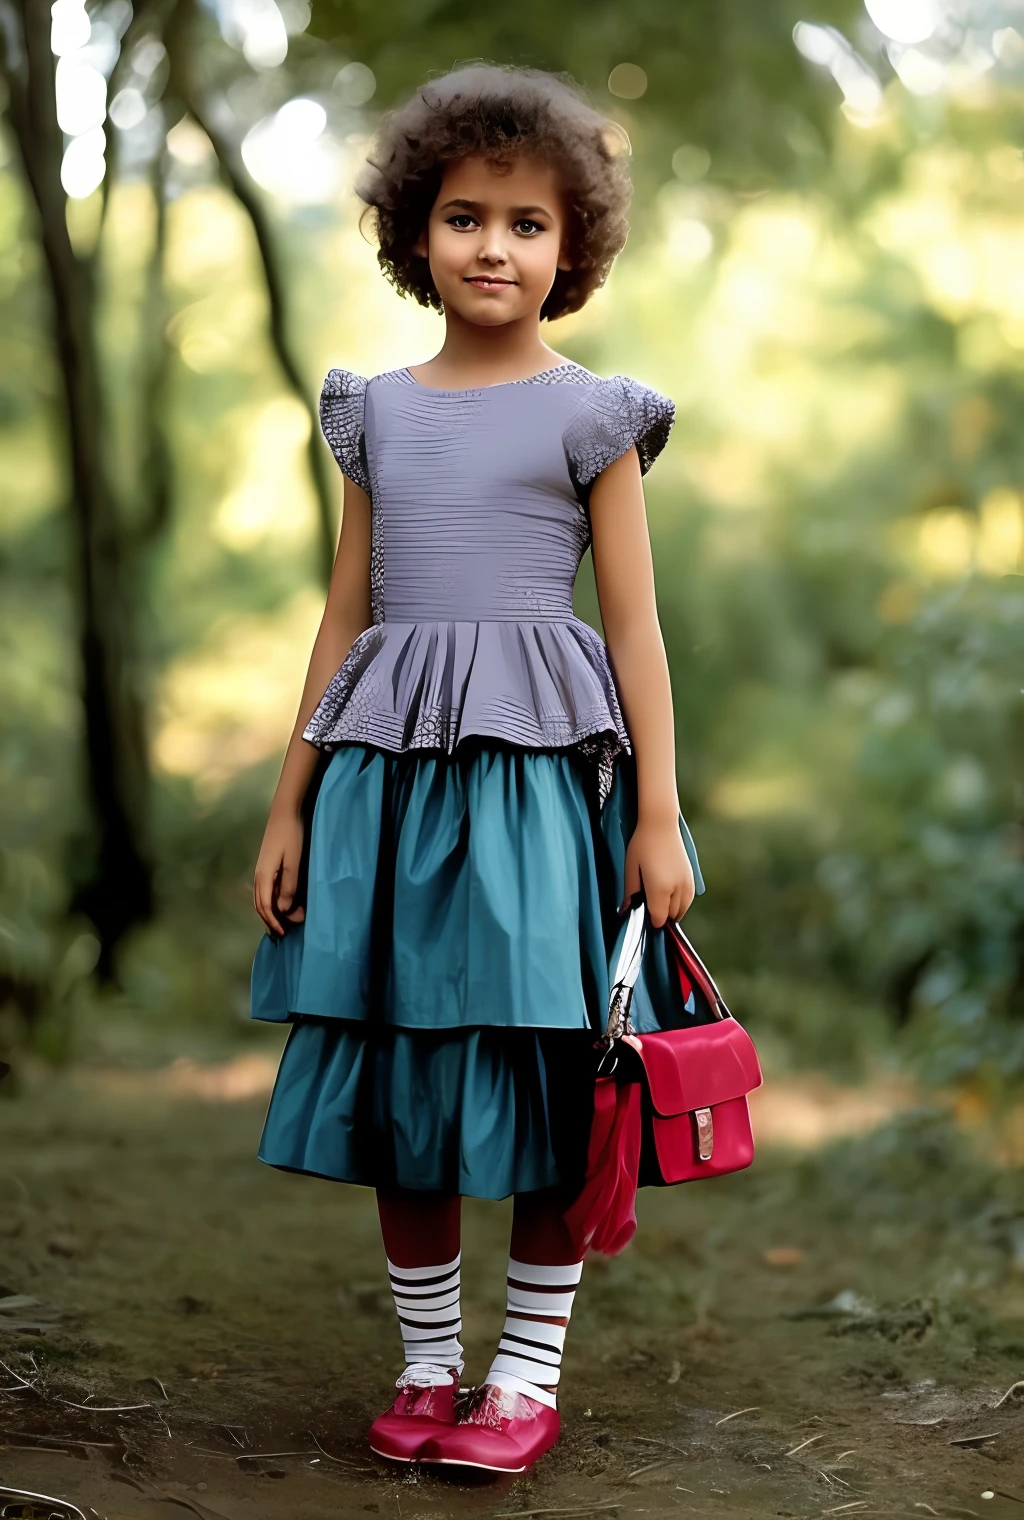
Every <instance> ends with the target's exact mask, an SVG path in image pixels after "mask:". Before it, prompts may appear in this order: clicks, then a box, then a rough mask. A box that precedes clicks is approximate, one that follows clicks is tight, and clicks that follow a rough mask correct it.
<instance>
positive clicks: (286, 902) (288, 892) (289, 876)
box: [277, 865, 299, 913]
mask: <svg viewBox="0 0 1024 1520" xmlns="http://www.w3.org/2000/svg"><path fill="white" fill-rule="evenodd" d="M298 879H299V873H298V872H297V871H296V870H295V867H294V866H290V865H282V867H281V884H280V886H279V887H278V890H277V906H278V908H279V909H280V910H281V912H282V913H286V912H287V911H288V909H289V908H290V907H291V905H292V903H293V902H294V901H295V888H296V885H297V884H298Z"/></svg>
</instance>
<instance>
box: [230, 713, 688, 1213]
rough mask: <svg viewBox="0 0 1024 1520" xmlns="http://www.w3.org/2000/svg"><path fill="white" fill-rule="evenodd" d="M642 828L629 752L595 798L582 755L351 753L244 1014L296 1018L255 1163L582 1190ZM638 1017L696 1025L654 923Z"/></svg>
mask: <svg viewBox="0 0 1024 1520" xmlns="http://www.w3.org/2000/svg"><path fill="white" fill-rule="evenodd" d="M635 825H636V769H635V762H634V760H633V757H632V756H630V755H627V754H621V755H620V756H619V757H618V759H617V760H616V764H615V779H614V782H613V785H612V790H611V793H610V795H609V796H608V798H607V800H606V801H605V804H604V806H603V807H601V806H599V803H598V797H597V780H596V770H595V767H594V766H593V764H592V763H591V762H590V761H589V760H587V759H585V758H584V757H582V756H581V755H580V754H578V753H577V752H576V751H574V750H571V749H524V748H518V747H514V746H511V745H507V744H505V743H503V742H500V741H489V740H486V739H475V738H474V739H467V740H463V741H461V742H460V743H459V744H458V745H457V747H456V749H455V751H454V753H453V754H451V755H449V754H447V753H446V752H444V751H435V750H411V751H405V752H403V753H392V752H390V751H386V750H380V749H377V748H375V747H374V746H372V745H365V744H354V743H353V744H343V745H341V746H339V748H338V749H336V750H335V751H334V752H333V753H332V754H331V755H330V757H329V760H328V762H327V763H326V766H325V768H324V769H323V771H322V775H321V778H320V781H319V789H318V790H317V791H316V796H315V806H314V807H313V809H312V816H311V820H310V822H309V825H308V830H309V838H308V869H307V870H306V871H305V872H304V886H305V891H304V897H305V905H306V917H305V920H304V922H303V923H301V924H299V925H296V926H294V927H290V928H289V929H288V931H287V933H286V934H285V936H284V938H283V939H281V938H279V937H277V936H273V935H271V934H270V933H269V932H268V933H266V934H265V935H264V936H263V939H262V940H261V941H260V944H259V946H258V948H257V950H256V955H255V959H254V961H253V968H252V1002H251V1012H252V1016H253V1018H256V1019H263V1020H269V1021H273V1022H282V1023H285V1022H286V1023H289V1024H290V1025H291V1028H290V1031H289V1035H288V1040H287V1042H286V1045H285V1048H284V1052H283V1055H282V1058H281V1064H280V1068H279V1071H278V1075H277V1080H276V1083H275V1086H274V1090H273V1093H272V1095H271V1099H270V1105H269V1110H268V1113H267V1118H266V1123H265V1125H264V1129H263V1136H262V1139H261V1142H260V1147H259V1153H258V1154H259V1159H260V1160H261V1161H265V1162H266V1163H268V1164H269V1165H271V1166H275V1167H280V1168H283V1169H285V1170H289V1171H297V1172H308V1173H312V1174H315V1175H317V1176H321V1177H329V1178H333V1179H336V1180H338V1181H344V1182H354V1183H361V1184H364V1185H367V1186H371V1187H382V1188H394V1187H401V1188H411V1189H416V1190H429V1191H440V1192H451V1193H461V1194H463V1195H465V1196H470V1197H478V1198H504V1197H506V1196H508V1195H509V1194H510V1193H519V1192H529V1191H533V1190H535V1189H540V1188H547V1187H555V1186H564V1187H570V1188H572V1187H575V1186H578V1185H579V1183H580V1182H581V1181H582V1169H583V1164H584V1160H585V1156H586V1146H587V1139H588V1135H589V1127H590V1115H591V1107H592V1101H593V1058H592V1051H593V1041H594V1036H595V1034H597V1033H599V1032H600V1031H601V1029H603V1027H604V1019H605V1014H606V1011H607V1005H608V996H609V990H610V982H611V975H612V972H613V969H614V965H615V960H616V957H617V955H618V950H619V947H620V944H621V940H622V936H623V934H624V931H625V923H624V919H623V918H620V916H619V914H618V911H617V910H618V905H619V903H620V901H621V899H622V893H623V873H624V863H625V853H626V846H627V845H628V843H629V839H630V836H631V835H632V832H633V829H634V828H635ZM679 828H680V832H681V835H682V838H683V843H684V845H685V847H686V850H687V853H688V855H689V857H690V860H691V863H692V865H693V868H694V875H695V877H696V882H697V890H698V892H703V890H704V883H703V881H702V879H701V874H700V867H699V864H698V861H697V855H696V851H695V849H694V846H693V841H692V839H691V837H690V833H689V830H688V829H687V827H686V823H685V821H684V820H683V817H682V814H680V815H679ZM632 1016H633V1022H634V1024H635V1025H636V1027H637V1028H638V1029H639V1030H641V1031H642V1030H643V1029H654V1028H670V1027H679V1026H681V1025H683V1024H685V1023H686V1022H688V1020H689V1018H690V1015H689V1014H688V1013H687V1011H686V1009H685V1008H684V1006H683V1000H682V996H681V994H680V991H679V987H678V983H677V982H676V981H675V980H674V978H673V976H672V975H671V967H670V964H669V957H668V951H667V946H666V945H665V942H664V937H663V935H662V933H660V932H658V931H655V932H653V933H651V934H649V937H648V945H647V950H646V953H645V955H644V959H643V964H642V967H641V972H640V977H639V979H638V982H637V986H636V990H635V993H634V998H633V1006H632Z"/></svg>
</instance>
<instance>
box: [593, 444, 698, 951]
mask: <svg viewBox="0 0 1024 1520" xmlns="http://www.w3.org/2000/svg"><path fill="white" fill-rule="evenodd" d="M589 505H590V520H591V527H592V532H593V556H594V576H595V579H596V582H597V594H598V598H599V601H600V604H601V621H602V622H603V624H604V633H605V642H606V644H607V646H608V658H609V661H610V663H611V666H612V671H613V674H614V676H615V684H616V687H617V688H618V691H619V694H620V696H621V698H622V707H623V712H624V715H625V719H626V726H627V728H628V729H629V734H630V738H631V739H632V741H633V749H634V752H635V755H636V767H637V804H638V808H637V811H638V818H637V827H636V832H635V833H634V835H633V838H632V839H631V841H630V844H629V848H628V850H627V853H626V879H625V883H624V887H625V898H626V899H628V898H629V897H630V896H631V895H632V894H633V893H634V892H636V891H637V890H638V889H639V888H640V886H641V884H642V885H643V889H644V895H645V897H646V899H647V905H648V908H649V909H650V914H651V922H652V923H653V925H654V926H655V928H660V927H661V926H662V924H664V922H665V921H666V919H667V918H673V919H678V918H681V917H682V915H683V914H684V913H685V912H686V910H687V908H689V906H690V904H691V902H692V901H693V897H694V880H693V868H692V867H691V865H690V861H689V857H688V856H687V854H686V849H685V847H684V845H683V841H682V835H681V834H680V832H679V797H678V792H677V789H676V748H675V721H674V716H673V710H672V685H671V680H670V678H669V669H668V658H667V656H666V654H665V643H664V640H663V638H662V634H661V625H660V623H659V621H658V608H657V602H656V598H655V587H654V562H653V557H652V555H651V540H650V533H649V531H648V527H647V509H646V505H645V503H644V492H643V483H642V480H641V476H640V461H639V458H638V456H637V452H636V449H635V448H631V449H628V450H627V451H626V453H625V454H623V455H622V456H621V458H619V459H617V460H615V462H614V463H613V464H610V465H609V466H608V468H607V469H605V470H602V472H601V474H600V475H599V476H598V477H597V479H596V480H595V482H594V485H593V488H592V490H591V493H590V504H589Z"/></svg>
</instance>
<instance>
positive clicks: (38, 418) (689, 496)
mask: <svg viewBox="0 0 1024 1520" xmlns="http://www.w3.org/2000/svg"><path fill="white" fill-rule="evenodd" d="M381 10H382V11H384V10H387V8H386V7H385V8H381ZM30 11H31V7H29V8H28V9H27V10H26V14H28V13H29V12H30ZM631 12H632V8H631V7H626V6H623V5H621V4H605V5H601V4H599V5H596V6H595V5H593V4H580V5H578V6H575V7H574V6H569V7H568V8H567V9H566V8H564V7H563V8H562V9H561V10H560V12H559V15H558V17H557V18H556V17H554V16H552V17H550V18H547V17H544V16H541V15H540V14H539V13H538V14H537V16H535V17H533V19H531V16H530V15H529V14H527V15H524V16H522V17H520V18H519V19H518V20H517V21H515V22H514V23H513V22H496V21H494V20H487V19H486V18H483V17H481V16H480V15H479V13H478V11H477V10H475V9H474V8H472V7H468V6H465V7H459V6H456V7H452V6H447V7H445V8H444V10H443V12H442V11H440V10H439V11H438V15H437V20H436V24H435V25H432V24H431V19H430V7H429V6H428V7H426V12H425V13H424V12H423V11H422V10H421V11H418V12H417V13H416V14H417V17H418V18H419V19H418V20H414V19H413V17H412V13H411V12H410V15H409V17H407V18H405V19H404V20H402V21H401V22H399V20H398V15H399V8H398V7H392V8H391V11H390V14H388V15H384V14H380V15H371V14H366V15H362V16H360V15H358V14H357V13H356V12H355V11H353V10H351V9H349V8H346V7H343V6H341V5H340V4H331V3H328V0H322V3H321V0H317V3H314V5H313V7H312V11H311V8H310V5H309V4H308V3H306V0H208V3H205V4H199V3H195V4H192V3H188V4H186V3H180V4H178V5H177V6H173V7H170V8H168V7H157V6H155V5H149V6H147V5H145V4H140V5H136V6H134V7H133V6H132V5H131V4H130V3H129V0H106V3H97V4H92V5H85V4H83V3H81V0H56V3H55V4H54V5H53V6H52V13H51V15H50V17H49V18H47V19H48V22H49V32H48V37H42V36H41V35H37V36H36V37H35V40H34V41H33V39H32V37H31V36H30V35H29V33H30V32H31V26H29V27H28V28H27V29H26V36H25V39H23V40H24V43H25V45H24V46H22V44H21V43H19V42H17V40H16V39H14V40H10V39H9V41H8V44H7V49H6V53H5V57H4V77H5V81H6V90H7V108H6V112H5V116H4V129H3V134H2V137H0V153H2V169H0V302H2V309H3V324H2V336H0V353H2V359H3V373H2V380H0V428H2V434H0V441H2V448H3V466H2V478H3V482H4V493H3V495H4V511H3V519H2V525H0V532H2V535H3V537H2V559H0V575H2V577H3V589H2V599H0V638H2V652H3V657H2V661H0V690H2V695H3V701H2V707H0V764H2V767H3V792H2V802H0V808H2V817H3V837H2V886H0V891H2V897H0V995H2V999H3V1007H2V1011H0V1045H2V1047H3V1053H6V1058H7V1059H8V1060H9V1061H13V1062H14V1065H15V1068H16V1069H17V1064H18V1059H19V1053H24V1052H26V1051H28V1052H30V1053H32V1054H34V1056H35V1057H36V1058H37V1059H38V1058H39V1057H40V1056H43V1057H46V1058H48V1059H52V1060H68V1059H77V1060H81V1061H85V1060H100V1061H106V1062H110V1061H129V1062H131V1061H137V1060H141V1061H144V1062H154V1063H156V1062H160V1061H163V1060H166V1059H167V1058H169V1057H173V1056H179V1057H180V1056H182V1055H183V1054H184V1055H187V1056H188V1057H189V1058H196V1059H202V1058H206V1057H213V1056H224V1055H227V1054H229V1053H230V1052H231V1051H232V1050H234V1049H236V1048H237V1047H238V1046H239V1045H240V1043H241V1042H248V1046H249V1047H250V1048H252V1047H256V1048H257V1049H258V1050H260V1051H267V1052H269V1053H270V1054H271V1055H272V1054H273V1051H274V1050H276V1044H275V1043H274V1042H276V1041H278V1039H279V1035H280V1031H276V1030H270V1031H268V1030H266V1029H264V1028H254V1027H253V1026H252V1025H250V1024H249V1023H248V1022H247V1014H248V976H249V967H250V963H251V959H252V954H253V952H254V950H255V946H256V943H257V941H258V938H259V935H260V933H261V926H260V924H259V921H258V920H257V918H256V917H255V914H254V912H253V909H252V905H251V878H252V868H253V865H254V862H255V858H256V853H257V851H258V847H259V842H260V838H261V835H262V830H263V825H264V822H265V818H266V810H267V807H268V805H269V802H270V798H271V795H272V791H273V787H274V784H275V782H276V778H277V773H278V767H279V764H280V760H281V757H282V754H283V750H284V746H285V744H286V742H287V738H288V735H289V733H290V731H291V726H292V723H293V721H294V718H295V712H296V706H297V703H298V699H299V694H300V690H301V686H302V682H303V678H304V674H305V668H306V662H307V660H308V656H309V652H310V648H311V645H312V640H313V637H314V634H315V631H316V627H317V624H318V621H319V618H320V614H321V611H322V607H323V597H324V584H325V582H324V577H325V573H326V565H327V564H328V563H329V560H330V557H331V554H332V553H333V545H334V542H335V541H336V534H337V517H338V505H339V498H340V484H341V482H340V476H339V475H338V473H337V470H336V467H335V466H334V463H333V461H332V460H331V458H330V455H329V453H328V452H327V449H326V445H324V444H323V442H322V440H321V439H320V438H319V436H318V434H317V432H316V430H315V404H316V397H317V394H318V391H319V386H320V383H321V381H322V378H323V375H324V374H325V372H326V370H327V369H328V368H329V367H330V366H332V365H334V364H340V365H344V366H345V367H348V368H351V369H355V370H357V371H360V372H362V373H364V374H373V373H376V372H378V371H380V370H383V369H386V368H389V367H391V366H393V365H398V364H406V363H416V362H420V361H422V360H424V359H426V358H429V357H430V355H431V354H432V353H433V352H435V351H436V348H437V346H438V344H439V342H440V338H441V332H442V329H441V323H440V319H439V318H437V317H436V316H434V315H433V314H432V313H428V312H427V311H425V310H423V309H421V308H419V307H417V306H415V305H414V304H413V303H412V302H410V301H409V300H404V301H403V300H401V299H399V298H398V296H397V295H396V293H395V292H394V290H393V289H392V288H391V287H390V286H389V285H388V284H387V283H386V282H385V281H384V280H383V278H382V277H381V274H380V272H379V269H378V267H377V264H376V260H375V250H374V247H373V244H372V238H371V236H370V232H369V229H368V228H366V227H364V228H363V229H362V230H361V228H360V225H359V214H360V211H361V210H362V209H363V208H362V207H361V205H360V203H359V202H358V201H357V200H356V198H355V197H354V195H353V193H352V188H351V187H352V183H353V179H354V176H355V173H356V171H357V169H358V167H359V164H360V162H361V161H362V158H363V155H364V152H365V150H366V147H367V143H368V137H369V134H370V133H371V131H372V129H373V126H374V123H375V121H376V119H377V117H378V115H379V112H380V111H381V110H383V109H385V108H387V107H388V106H389V105H391V104H392V103H394V102H395V101H396V100H397V99H399V98H401V97H402V96H403V95H404V94H405V93H406V92H407V91H408V90H410V89H412V88H413V87H414V86H415V85H416V83H418V82H419V81H420V80H421V79H422V78H424V77H426V76H427V74H428V73H430V72H439V71H442V70H443V69H444V68H446V67H450V66H451V64H452V63H453V62H456V61H464V60H467V59H470V58H475V57H481V56H483V57H488V58H493V59H496V60H498V61H514V62H525V63H536V64H540V65H542V66H545V67H551V68H567V69H569V70H570V71H571V72H572V73H573V74H574V75H575V76H576V77H577V78H578V79H580V81H581V82H582V83H583V84H584V85H585V86H586V88H587V89H588V90H589V92H590V94H591V98H592V99H593V101H594V102H595V104H596V105H597V106H598V107H599V108H600V109H601V110H602V111H604V112H606V113H607V114H608V115H609V116H611V117H613V118H614V120H615V121H617V122H618V123H619V124H620V126H621V128H622V129H623V131H624V133H625V135H626V137H627V138H628V141H629V146H630V150H631V155H632V157H631V164H632V168H633V173H634V179H635V183H636V187H637V189H636V197H635V201H634V206H633V211H632V216H631V220H632V224H633V226H632V234H631V238H630V243H629V246H628V248H627V250H626V252H625V253H624V254H623V256H622V257H621V259H620V261H619V263H618V265H617V267H616V268H615V270H614V271H613V274H612V277H611V279H610V280H609V282H608V285H607V286H606V288H605V289H604V290H602V291H601V292H600V293H599V294H598V295H597V296H596V297H595V298H594V300H593V301H592V302H591V303H590V305H589V306H588V307H587V308H586V309H585V310H584V311H583V312H581V313H580V314H578V315H577V316H574V317H571V318H568V319H566V320H563V321H562V322H560V323H558V324H556V325H555V326H554V327H553V328H552V329H551V331H550V333H546V334H545V336H546V337H547V339H548V341H549V342H551V343H552V344H553V345H554V346H555V347H556V348H557V349H558V350H559V351H560V352H563V353H565V354H567V355H568V356H570V357H571V358H574V359H576V360H578V361H579V362H582V363H584V364H586V365H588V366H589V367H591V368H593V369H595V370H596V371H598V372H599V373H603V374H612V373H616V372H626V373H629V374H632V375H635V376H636V377H638V378H640V379H642V380H644V381H646V382H647V383H649V384H652V385H654V386H656V387H658V388H659V389H660V390H662V391H664V392H665V393H666V394H668V395H669V396H671V397H673V398H674V400H675V401H676V404H677V408H678V420H677V424H676V428H675V431H674V433H673V436H672V439H671V442H670V445H669V448H668V450H667V452H666V454H665V455H664V456H663V458H662V459H661V460H660V461H659V463H658V465H657V466H656V468H655V470H654V471H653V472H652V474H651V476H650V477H649V482H648V509H649V518H650V523H651V531H652V537H653V540H654V545H655V551H656V556H657V571H658V585H659V602H660V607H661V613H662V622H663V627H664V631H665V637H666V643H667V645H668V650H669V658H670V663H671V667H672V673H673V680H674V691H675V701H676V714H677V725H678V755H679V785H680V799H681V802H682V805H683V808H684V811H685V812H686V814H687V817H688V819H689V821H690V823H691V825H692V827H693V830H694V833H695V835H696V838H697V842H698V847H699V849H700V851H701V854H702V859H703V864H704V871H705V876H706V878H707V882H708V893H707V896H706V898H704V899H703V900H702V901H701V902H700V904H699V905H698V906H697V907H695V908H694V910H693V912H692V916H691V918H690V919H689V920H688V926H689V927H690V932H691V934H692V937H693V938H694V939H695V940H696V942H697V943H698V944H699V945H700V946H701V948H702V950H703V951H704V953H705V955H706V958H708V959H709V960H710V961H711V963H712V965H713V966H714V968H715V969H716V972H718V973H719V975H720V979H721V981H722V984H723V987H724V989H725V990H726V993H727V995H728V996H729V997H730V1001H731V1002H732V1004H733V1006H734V1009H735V1011H736V1012H737V1013H738V1014H740V1015H741V1016H742V1017H744V1018H745V1019H746V1020H747V1021H748V1022H749V1024H750V1026H751V1028H752V1029H753V1030H754V1031H755V1033H756V1034H757V1035H758V1037H759V1041H760V1043H761V1045H762V1048H763V1049H764V1050H765V1052H766V1056H767V1058H768V1059H769V1060H770V1061H772V1062H774V1063H775V1064H776V1065H777V1066H780V1067H781V1066H785V1065H788V1066H790V1067H814V1068H820V1069H825V1070H827V1071H830V1072H832V1073H834V1074H836V1075H843V1076H847V1077H855V1076H864V1075H865V1074H868V1073H870V1072H871V1071H877V1070H878V1069H879V1067H880V1065H887V1066H889V1067H895V1068H899V1069H904V1070H909V1071H911V1072H913V1074H914V1075H915V1077H916V1078H917V1079H918V1080H924V1081H937V1082H940V1083H949V1082H951V1081H957V1082H961V1083H964V1082H972V1083H974V1084H975V1085H979V1084H980V1085H981V1086H983V1087H985V1086H988V1087H990V1086H991V1085H992V1084H998V1083H1002V1082H1005V1081H1007V1080H1010V1081H1012V1080H1013V1079H1014V1078H1015V1077H1017V1076H1019V1075H1020V1072H1021V1070H1022V1068H1024V826H1022V823H1021V800H1022V772H1021V761H1022V758H1024V744H1022V737H1024V726H1022V722H1021V687H1022V675H1024V659H1022V655H1024V595H1022V580H1021V575H1022V569H1024V560H1022V553H1024V494H1022V493H1024V219H1022V216H1021V207H1022V199H1024V155H1022V143H1024V94H1022V84H1024V0H999V3H988V0H868V3H867V4H866V5H861V4H859V3H846V4H843V3H839V0H830V3H828V4H826V5H823V6H821V7H819V8H818V9H817V10H815V9H814V8H810V9H808V8H807V7H806V6H805V5H802V4H801V5H791V4H788V3H787V4H772V5H764V4H763V3H762V4H755V3H753V0H751V3H748V4H742V5H741V4H736V5H732V4H730V5H728V6H721V5H715V4H711V3H707V4H694V5H690V6H687V7H685V8H680V7H679V6H678V5H676V4H669V3H665V4H664V5H663V6H661V8H660V10H659V8H658V7H657V6H655V7H649V8H648V9H647V11H646V12H645V13H644V17H642V18H641V17H638V16H635V15H633V14H631ZM37 32H38V26H37ZM12 38H13V33H12ZM47 44H48V46H47ZM40 79H49V80H50V81H51V83H50V86H49V88H50V90H51V91H52V113H53V114H52V120H50V119H49V118H47V120H46V122H44V127H45V128H46V130H41V129H39V127H38V118H36V117H33V116H32V115H31V113H30V112H29V111H28V109H27V107H26V104H25V102H26V99H27V94H28V92H29V86H30V85H31V84H33V83H35V85H37V86H38V81H39V80H40ZM33 99H34V100H35V102H36V104H35V106H34V109H35V110H38V109H39V104H38V102H39V100H40V99H42V100H43V103H44V105H45V104H46V101H47V95H46V91H45V90H43V91H42V92H40V90H39V89H38V88H36V90H35V94H34V95H33ZM47 109H49V107H47ZM76 440H77V441H76ZM577 605H578V610H579V611H580V613H581V615H583V616H586V617H588V618H589V619H591V620H592V621H597V619H598V609H597V605H596V600H595V597H594V595H593V588H592V579H591V576H590V569H589V558H588V561H587V562H586V564H585V566H584V572H583V573H582V574H581V578H580V582H579V586H578V597H577ZM86 669H91V670H92V672H93V679H92V680H91V681H90V682H85V681H84V680H83V670H86ZM97 672H98V674H97Z"/></svg>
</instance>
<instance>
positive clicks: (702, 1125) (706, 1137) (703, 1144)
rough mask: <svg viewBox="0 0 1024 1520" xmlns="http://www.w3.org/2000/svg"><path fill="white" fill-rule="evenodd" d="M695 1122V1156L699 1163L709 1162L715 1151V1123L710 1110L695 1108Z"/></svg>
mask: <svg viewBox="0 0 1024 1520" xmlns="http://www.w3.org/2000/svg"><path fill="white" fill-rule="evenodd" d="M693 1117H694V1118H695V1119H696V1121H697V1155H698V1157H699V1158H700V1160H701V1161H710V1160H711V1157H712V1155H713V1154H714V1149H715V1121H714V1119H712V1117H711V1110H710V1108H695V1109H694V1111H693Z"/></svg>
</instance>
